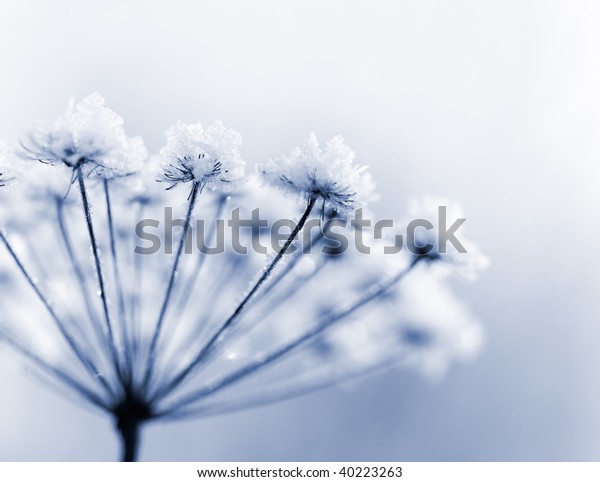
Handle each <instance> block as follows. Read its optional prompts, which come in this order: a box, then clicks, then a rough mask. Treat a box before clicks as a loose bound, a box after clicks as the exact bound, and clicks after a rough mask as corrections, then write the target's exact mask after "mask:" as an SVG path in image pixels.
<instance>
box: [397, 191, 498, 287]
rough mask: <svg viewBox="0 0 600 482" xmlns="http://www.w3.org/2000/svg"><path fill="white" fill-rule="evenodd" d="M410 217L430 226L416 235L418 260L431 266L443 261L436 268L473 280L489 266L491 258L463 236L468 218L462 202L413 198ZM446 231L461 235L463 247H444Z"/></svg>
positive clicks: (429, 197) (448, 243) (408, 215)
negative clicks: (465, 216) (461, 204)
mask: <svg viewBox="0 0 600 482" xmlns="http://www.w3.org/2000/svg"><path fill="white" fill-rule="evenodd" d="M407 217H408V219H409V220H410V221H411V222H414V221H415V220H416V221H426V222H427V223H430V224H429V226H427V227H425V226H424V225H421V226H420V227H419V228H417V229H416V230H415V232H414V238H415V239H414V244H415V248H416V250H415V252H414V253H413V256H415V258H416V259H419V260H422V261H426V262H429V263H431V262H434V261H440V262H438V263H436V269H442V270H444V271H446V272H450V271H452V272H457V273H459V274H461V275H462V276H464V277H466V278H471V279H474V278H476V277H477V275H478V273H479V272H481V271H482V270H484V269H485V268H487V267H488V265H489V259H488V258H487V256H485V255H484V254H483V253H482V252H481V250H480V249H479V247H478V246H477V245H476V244H475V243H473V242H472V241H471V240H469V239H468V238H465V236H464V235H463V234H462V229H464V228H462V227H461V226H462V223H463V222H464V220H465V218H464V215H463V210H462V208H461V206H460V205H459V204H458V203H456V202H454V201H450V200H448V199H444V198H440V197H435V196H423V197H420V198H412V199H411V200H410V201H409V203H408V209H407ZM455 229H456V231H455ZM458 229H460V231H458ZM440 231H442V233H441V232H440ZM444 231H445V232H451V233H454V232H457V233H458V232H460V233H461V235H460V236H459V237H460V241H459V243H460V244H456V245H455V244H453V243H451V242H445V243H444V244H443V245H440V240H443V239H444V236H443V234H444V233H443V232H444Z"/></svg>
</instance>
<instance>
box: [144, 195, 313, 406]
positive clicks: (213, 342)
mask: <svg viewBox="0 0 600 482" xmlns="http://www.w3.org/2000/svg"><path fill="white" fill-rule="evenodd" d="M316 201H317V198H316V197H311V198H310V199H309V200H308V204H307V205H306V209H305V210H304V213H303V214H302V217H301V218H300V220H299V221H298V224H297V225H296V227H295V228H294V230H293V231H292V233H291V234H290V236H289V238H288V239H287V241H286V242H285V243H284V245H283V246H282V247H281V249H280V250H279V252H278V253H277V255H276V256H275V258H273V261H271V264H270V265H269V266H268V267H267V269H266V270H265V271H264V273H263V274H262V276H261V277H260V278H259V280H258V281H257V282H256V283H255V284H254V286H253V287H252V288H251V289H250V291H249V292H248V294H247V295H246V296H245V297H244V299H243V300H242V301H241V303H240V304H239V305H238V307H237V308H236V309H235V311H234V312H233V314H232V315H231V316H230V317H229V318H227V320H225V322H224V323H223V324H222V325H221V327H220V328H219V329H218V330H217V331H216V333H215V334H214V335H213V336H212V337H211V338H210V339H209V340H208V342H207V343H206V344H205V345H204V347H203V348H202V349H201V350H200V351H199V352H198V354H197V355H196V356H195V357H194V358H193V359H192V361H191V362H190V363H189V364H188V365H187V366H186V367H185V368H184V369H183V370H182V371H180V372H179V373H178V374H177V375H176V376H175V377H174V378H173V379H172V380H171V381H170V382H169V383H167V384H166V385H163V386H162V387H161V388H160V389H159V390H158V391H157V393H156V394H155V395H154V396H153V397H152V398H153V399H154V400H156V399H158V398H161V397H163V396H164V395H165V394H167V393H169V392H170V391H172V390H174V389H175V388H176V387H177V386H179V384H180V383H181V382H183V380H185V379H186V378H187V376H188V375H189V374H190V373H191V372H192V371H193V370H194V368H196V366H198V365H199V364H200V363H201V362H202V361H203V360H204V359H205V358H206V357H207V356H208V355H210V353H211V352H213V351H214V350H215V349H216V347H217V346H218V343H219V341H221V340H222V338H223V336H224V335H225V332H226V331H227V330H228V329H229V328H230V327H231V326H232V325H233V324H234V323H235V322H236V321H237V319H238V318H239V317H240V315H241V314H242V311H243V310H244V308H245V307H246V305H247V304H248V303H249V301H250V300H251V299H252V297H253V296H254V295H255V294H256V293H257V292H258V290H259V289H260V288H261V286H262V285H263V283H264V282H265V281H267V279H269V276H271V273H273V270H274V269H275V267H276V266H277V264H278V263H279V261H280V260H281V258H282V257H283V256H284V255H285V253H286V252H287V250H288V249H289V248H290V246H291V245H292V243H293V242H294V240H295V239H296V236H298V233H299V232H300V231H301V230H302V228H303V227H304V225H305V224H306V221H307V220H308V217H309V216H310V213H311V212H312V210H313V208H314V206H315V203H316Z"/></svg>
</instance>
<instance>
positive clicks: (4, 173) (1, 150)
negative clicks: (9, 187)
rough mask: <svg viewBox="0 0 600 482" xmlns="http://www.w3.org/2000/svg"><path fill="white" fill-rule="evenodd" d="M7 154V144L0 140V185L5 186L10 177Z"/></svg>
mask: <svg viewBox="0 0 600 482" xmlns="http://www.w3.org/2000/svg"><path fill="white" fill-rule="evenodd" d="M9 155H10V154H9V149H8V145H7V144H6V142H4V141H0V187H4V186H6V184H7V183H8V182H10V180H11V177H12V176H11V173H10V172H9V169H10V167H9V165H8V162H7V161H8V157H9Z"/></svg>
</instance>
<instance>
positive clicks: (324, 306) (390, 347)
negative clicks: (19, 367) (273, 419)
mask: <svg viewBox="0 0 600 482" xmlns="http://www.w3.org/2000/svg"><path fill="white" fill-rule="evenodd" d="M240 150H241V136H240V134H238V133H237V132H236V131H234V130H231V129H228V128H226V127H225V126H223V125H222V124H221V123H219V122H216V123H214V124H212V125H211V126H209V127H208V128H206V129H204V128H203V127H202V126H201V125H200V124H184V123H177V124H175V125H173V126H172V127H170V128H169V129H168V130H167V131H166V146H165V147H163V148H162V149H161V150H160V154H159V155H154V156H150V157H148V155H147V153H146V150H145V148H144V144H143V142H142V140H141V139H140V138H139V137H133V138H131V137H128V136H127V135H126V134H125V131H124V127H123V120H122V118H121V117H120V116H118V115H117V114H115V113H114V112H113V111H112V110H110V109H108V108H107V107H105V106H104V99H103V98H102V97H101V96H100V95H99V94H92V95H91V96H89V97H87V98H85V99H84V100H83V101H81V102H80V103H78V104H74V103H71V104H70V106H69V109H68V110H67V112H66V113H65V114H64V115H62V116H60V117H59V118H58V119H57V120H56V121H55V122H54V123H52V124H46V125H44V126H36V127H34V128H33V129H32V130H31V131H30V132H29V133H28V134H27V135H26V136H25V138H24V139H23V140H22V141H21V142H20V143H19V147H17V148H10V147H9V146H7V145H5V144H1V145H0V188H3V187H4V186H5V185H7V184H8V183H9V182H10V181H11V180H13V179H14V178H15V177H17V176H16V174H15V173H16V172H18V171H19V167H18V166H27V169H24V171H25V172H26V173H27V176H24V177H25V179H24V180H23V182H22V183H21V184H20V186H19V189H15V190H12V191H11V192H10V193H8V192H6V190H5V189H2V192H1V193H0V199H3V198H6V199H10V202H6V203H4V204H0V222H1V224H2V226H0V227H1V228H2V231H1V233H0V247H2V248H3V249H0V266H2V267H7V266H9V265H10V266H12V267H13V270H12V274H11V275H10V276H11V277H13V278H14V277H16V276H20V278H21V279H22V280H23V281H24V283H21V284H17V283H16V282H15V283H10V286H11V287H12V288H11V289H2V291H1V292H0V295H1V296H2V306H3V319H2V320H0V321H1V323H0V338H1V339H3V340H4V341H5V342H7V343H8V344H9V345H11V346H12V347H13V348H14V349H15V350H17V351H18V352H19V353H20V354H22V355H23V356H24V357H25V358H26V359H27V360H28V361H29V362H30V364H31V365H32V366H33V367H34V368H35V369H37V370H39V371H40V372H42V373H43V374H44V375H45V376H48V377H50V378H51V379H52V380H53V381H54V382H55V383H57V384H61V386H63V387H65V388H66V389H68V390H70V392H71V393H74V394H76V395H78V396H79V397H80V398H81V399H82V400H84V401H85V402H87V403H88V404H89V405H91V406H93V407H94V408H95V409H96V410H98V411H100V412H102V413H105V414H106V415H108V416H109V417H111V418H112V419H113V420H114V422H115V427H116V429H117V432H118V434H119V436H120V439H121V441H122V448H123V454H122V457H123V460H134V459H135V458H136V457H137V448H138V446H139V433H140V429H141V428H142V427H143V426H144V425H145V424H146V423H148V422H150V421H159V420H171V419H178V418H183V417H191V416H208V415H212V414H216V413H226V412H230V411H234V410H239V409H244V408H249V407H252V406H257V405H263V404H267V403H271V402H275V401H278V400H282V399H285V398H289V397H292V396H299V395H302V394H304V393H308V392H310V391H313V390H315V389H318V388H323V387H327V386H331V385H334V384H336V383H339V382H341V381H344V380H348V379H351V378H353V377H358V376H362V375H364V374H366V373H370V372H372V371H374V370H378V369H382V368H385V367H391V366H398V365H399V366H406V367H415V368H416V369H418V370H420V371H421V372H423V373H426V374H427V375H430V376H434V377H439V376H441V375H442V374H443V373H444V372H445V371H446V370H447V368H448V367H449V366H450V365H451V363H452V362H453V361H454V360H460V359H467V358H469V357H472V356H473V355H474V354H476V353H477V351H478V350H479V348H480V346H481V344H482V342H483V338H484V337H483V332H482V329H481V327H480V325H479V323H478V322H477V320H476V319H475V318H474V317H473V316H472V315H471V314H470V313H469V312H468V310H467V309H466V308H465V307H464V306H463V305H462V303H460V302H459V301H457V300H456V299H455V297H454V296H453V295H452V293H451V291H450V290H449V288H448V284H449V281H450V280H451V275H452V273H455V272H456V273H459V274H467V275H469V276H471V277H472V276H474V275H475V274H476V273H477V272H478V271H479V270H481V269H482V268H483V267H485V265H486V263H487V261H486V258H485V257H483V256H482V255H481V254H480V253H479V251H478V250H477V249H476V247H475V246H474V245H472V244H470V243H467V241H465V240H464V239H463V238H462V237H461V241H462V242H463V244H464V246H467V247H468V249H467V251H468V252H467V253H463V252H461V250H454V251H451V252H448V253H447V252H443V249H442V247H441V246H439V243H438V242H437V241H436V240H437V239H438V238H437V234H438V233H437V232H436V231H435V230H433V231H426V232H425V233H424V234H422V235H419V236H421V237H419V236H418V238H419V239H417V240H416V244H417V245H418V246H427V250H423V252H417V253H416V254H415V253H412V252H411V253H409V252H406V251H402V252H400V253H397V254H395V255H386V254H384V251H383V250H377V252H376V253H374V254H369V255H367V254H361V253H359V252H355V251H352V250H350V251H346V252H344V253H342V252H336V250H335V249H333V250H332V249H329V250H322V249H319V248H322V247H323V246H324V245H325V243H326V238H327V232H328V229H329V228H328V223H329V221H331V220H334V219H336V218H337V217H343V216H346V215H348V214H349V213H350V212H351V211H353V210H356V209H359V208H362V207H364V206H365V205H366V203H368V202H369V201H371V200H373V199H374V184H373V181H372V179H371V176H370V175H369V173H368V172H366V167H364V166H359V165H357V164H355V163H354V159H355V154H354V152H353V151H352V150H351V149H350V148H349V147H348V146H346V145H345V143H344V141H343V139H342V138H341V137H340V136H337V137H334V138H333V139H331V140H329V141H328V142H326V143H325V146H324V147H323V148H322V147H320V146H319V144H318V142H317V139H316V136H315V135H314V134H311V135H310V136H309V138H308V139H307V141H306V142H305V144H304V146H303V147H302V148H296V149H295V150H293V151H292V153H291V154H290V155H282V156H279V157H274V158H272V159H270V160H268V161H266V162H262V163H259V165H258V167H257V172H258V175H253V176H249V177H246V175H245V172H244V167H245V164H244V161H243V160H242V158H241V155H240ZM32 160H35V161H41V162H31V161H32ZM27 163H28V164H27ZM47 164H50V165H52V166H53V167H49V166H48V165H47ZM122 178H126V181H121V179H122ZM91 181H93V182H91ZM98 181H99V182H98ZM156 181H159V182H156ZM182 184H188V185H189V186H190V187H191V191H190V193H189V195H188V196H187V199H186V196H185V195H184V196H181V194H180V192H179V190H177V189H172V188H174V187H176V186H178V185H182ZM205 188H206V189H205ZM277 190H283V191H284V192H285V193H288V194H292V196H289V197H287V198H286V197H283V196H281V193H279V192H277ZM298 199H301V200H302V201H303V204H302V206H301V209H299V210H298V206H297V202H296V201H297V200H298ZM182 203H185V205H184V207H183V209H182V211H181V214H182V215H183V216H184V221H185V222H184V223H183V224H182V225H181V227H182V228H183V230H182V232H180V233H179V234H178V236H175V237H173V236H172V237H170V238H169V239H167V236H166V235H160V236H159V238H160V240H161V242H162V243H164V244H165V246H168V248H169V251H168V253H167V252H165V254H156V255H148V256H145V255H143V254H140V253H139V252H138V251H137V250H135V249H134V247H135V246H136V245H137V241H138V239H137V237H136V235H137V230H138V226H139V224H138V222H139V221H141V220H142V219H149V218H154V219H161V217H162V215H163V209H164V208H165V206H181V204H182ZM12 205H18V210H17V209H14V208H11V206H12ZM437 205H439V204H438V201H431V200H425V201H424V202H420V203H416V204H414V205H413V206H412V207H411V208H410V210H409V215H410V216H419V217H420V218H423V219H428V216H430V215H435V214H436V213H435V212H434V211H432V207H433V206H437ZM443 205H444V206H450V204H449V203H444V204H443ZM92 206H93V209H92ZM257 207H261V208H263V207H264V208H265V209H266V210H267V212H268V214H269V217H270V218H271V219H272V220H274V219H290V218H291V217H294V216H295V217H296V222H295V223H293V226H291V228H290V233H289V235H287V236H286V237H285V239H284V240H283V242H282V243H280V244H279V247H278V249H274V248H273V251H272V252H271V253H269V255H268V256H267V259H266V260H265V259H264V256H263V255H259V254H258V253H256V252H249V253H248V254H246V255H242V254H238V253H237V252H234V251H233V250H227V251H226V252H225V253H223V254H220V255H207V254H203V253H198V252H195V253H188V249H187V248H188V246H187V245H188V243H187V239H188V235H189V234H190V229H191V227H190V226H191V224H192V223H193V222H195V221H202V222H205V226H207V227H208V226H215V225H218V223H219V222H223V218H224V216H225V211H226V210H229V209H231V210H232V211H233V210H235V209H239V210H240V212H241V213H242V214H243V215H249V214H250V213H251V212H252V211H253V210H254V209H255V208H257ZM17 211H18V212H17ZM310 222H316V225H317V226H318V227H319V229H317V230H314V231H311V230H310V229H309V223H310ZM254 228H257V229H254ZM259 228H260V226H253V227H252V229H251V230H249V232H245V233H244V234H243V236H247V237H248V239H247V241H249V242H250V243H252V242H254V241H261V240H262V241H263V242H262V244H263V245H266V246H272V245H271V244H270V243H269V242H265V239H264V238H265V236H266V234H265V233H264V232H263V231H261V230H260V229H259ZM207 229H208V231H207V232H208V236H207V238H208V241H209V242H210V240H211V239H213V238H214V236H215V234H214V228H207ZM211 229H212V230H213V231H211ZM344 229H347V230H348V233H347V234H348V237H351V236H352V234H353V233H352V230H353V229H361V228H357V227H354V226H352V227H348V228H344ZM306 234H308V236H306ZM364 234H365V235H366V236H367V233H364ZM300 236H304V238H305V239H308V244H309V245H310V246H309V247H311V248H312V249H311V250H302V249H292V248H295V247H297V246H296V243H297V240H298V238H299V237H300ZM390 236H392V234H390ZM173 238H175V239H173ZM39 239H43V240H44V242H37V240H39ZM388 241H389V240H382V239H377V238H376V237H373V238H372V239H370V242H372V243H374V244H377V243H380V244H382V245H383V243H384V242H386V243H388ZM388 245H389V244H388ZM90 254H91V256H90ZM11 279H12V278H11ZM16 287H18V288H19V289H16ZM23 287H27V289H23Z"/></svg>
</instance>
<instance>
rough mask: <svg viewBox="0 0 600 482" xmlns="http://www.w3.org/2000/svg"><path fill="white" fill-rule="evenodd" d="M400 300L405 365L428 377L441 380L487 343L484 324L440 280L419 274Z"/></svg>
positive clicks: (407, 284)
mask: <svg viewBox="0 0 600 482" xmlns="http://www.w3.org/2000/svg"><path fill="white" fill-rule="evenodd" d="M402 289H403V296H400V297H398V299H397V300H396V307H395V310H394V311H395V315H396V317H397V319H396V320H395V322H396V323H399V325H398V329H399V332H398V334H399V335H400V338H401V342H402V348H403V349H404V351H405V355H406V359H405V362H406V363H408V364H409V365H414V366H416V367H417V368H418V369H419V370H420V371H421V372H422V373H424V374H425V375H428V376H431V377H433V378H434V379H437V378H440V377H441V376H442V375H443V374H444V373H445V371H446V370H447V368H448V366H449V364H450V362H452V361H453V360H457V361H460V360H469V359H472V358H473V357H475V356H476V355H477V354H478V353H479V352H480V350H481V347H482V345H483V343H484V341H485V335H484V330H483V328H482V326H481V323H480V322H479V320H478V319H477V318H475V317H474V316H473V315H472V314H471V313H470V312H469V310H468V309H467V308H466V307H465V306H464V304H463V303H462V302H461V301H460V300H458V299H457V298H456V297H455V296H454V294H453V293H452V292H451V291H450V290H449V289H448V287H447V286H446V285H445V283H443V282H442V280H441V278H440V277H437V276H431V274H430V273H426V272H422V271H421V272H415V273H414V274H413V276H412V277H411V278H408V279H407V280H406V282H405V283H403V286H402Z"/></svg>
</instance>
